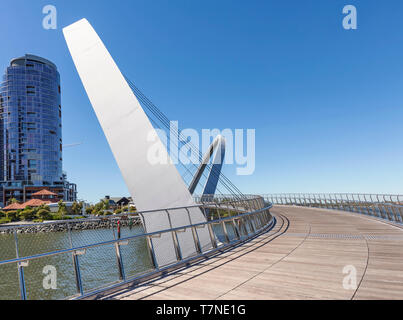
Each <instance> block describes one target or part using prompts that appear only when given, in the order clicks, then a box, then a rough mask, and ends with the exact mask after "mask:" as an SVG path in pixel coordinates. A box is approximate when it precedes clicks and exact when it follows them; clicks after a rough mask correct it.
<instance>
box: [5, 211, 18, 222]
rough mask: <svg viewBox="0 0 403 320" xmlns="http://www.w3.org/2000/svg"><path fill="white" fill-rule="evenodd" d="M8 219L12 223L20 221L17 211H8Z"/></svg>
mask: <svg viewBox="0 0 403 320" xmlns="http://www.w3.org/2000/svg"><path fill="white" fill-rule="evenodd" d="M6 217H7V218H8V219H10V221H18V212H17V211H8V212H7V213H6Z"/></svg>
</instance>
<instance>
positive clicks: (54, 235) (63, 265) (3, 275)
mask: <svg viewBox="0 0 403 320" xmlns="http://www.w3.org/2000/svg"><path fill="white" fill-rule="evenodd" d="M140 233H143V228H142V227H141V226H138V225H137V226H133V227H132V228H131V229H130V228H129V227H122V228H121V237H122V238H123V237H128V236H132V235H136V234H140ZM114 237H115V235H114V231H113V230H112V229H94V230H80V231H72V236H71V239H72V242H73V246H74V247H79V246H82V245H88V244H93V243H97V242H102V241H108V240H113V239H114ZM18 248H19V255H20V257H25V256H30V255H35V254H40V253H45V252H50V251H55V250H61V249H69V248H71V241H70V237H69V235H68V233H67V232H47V233H31V234H18ZM121 254H122V258H123V265H124V270H125V274H126V277H131V276H134V275H137V274H140V273H142V272H145V271H148V270H151V269H152V263H151V259H150V256H149V253H148V250H147V243H146V240H145V238H143V237H141V238H136V239H133V240H130V241H129V243H128V244H127V245H122V246H121ZM15 257H16V250H15V242H14V235H12V234H11V235H0V261H2V260H7V259H12V258H15ZM79 265H80V271H81V277H82V283H83V288H84V292H88V291H91V290H92V289H95V288H100V287H102V286H106V285H107V284H111V283H113V282H117V281H119V273H118V268H117V260H116V253H115V247H114V245H107V246H100V247H94V248H90V249H87V250H86V253H85V254H84V255H81V256H79ZM46 266H54V267H55V268H56V286H57V288H56V289H52V288H51V289H45V288H44V285H43V283H44V279H45V287H46V284H47V283H49V281H46V275H47V274H45V273H44V271H46V269H45V270H44V267H46ZM48 272H49V271H48ZM24 277H25V283H26V291H27V297H28V299H64V298H67V297H70V296H73V295H75V294H77V288H76V281H75V274H74V267H73V259H72V254H71V253H66V254H60V255H56V256H51V257H46V258H40V259H36V260H31V261H30V262H29V265H28V266H27V267H25V268H24ZM0 299H1V300H8V299H13V300H14V299H20V291H19V281H18V271H17V265H16V264H15V263H13V264H9V265H2V266H0Z"/></svg>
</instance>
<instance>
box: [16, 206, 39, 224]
mask: <svg viewBox="0 0 403 320" xmlns="http://www.w3.org/2000/svg"><path fill="white" fill-rule="evenodd" d="M35 213H36V211H35V210H33V209H31V208H30V207H26V208H25V209H24V210H22V211H21V212H20V213H19V214H18V216H19V217H20V219H21V220H24V221H28V220H32V219H34V217H35Z"/></svg>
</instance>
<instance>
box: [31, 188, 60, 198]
mask: <svg viewBox="0 0 403 320" xmlns="http://www.w3.org/2000/svg"><path fill="white" fill-rule="evenodd" d="M32 196H57V193H54V192H52V191H49V190H47V189H42V190H41V191H38V192H35V193H33V194H32Z"/></svg>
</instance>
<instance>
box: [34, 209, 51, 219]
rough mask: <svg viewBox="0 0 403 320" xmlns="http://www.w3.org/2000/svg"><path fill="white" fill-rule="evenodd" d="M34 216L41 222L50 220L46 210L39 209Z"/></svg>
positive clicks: (49, 214)
mask: <svg viewBox="0 0 403 320" xmlns="http://www.w3.org/2000/svg"><path fill="white" fill-rule="evenodd" d="M36 216H37V217H38V218H39V219H41V220H51V218H52V214H51V213H50V212H49V211H48V210H46V209H39V210H38V212H37V213H36Z"/></svg>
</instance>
